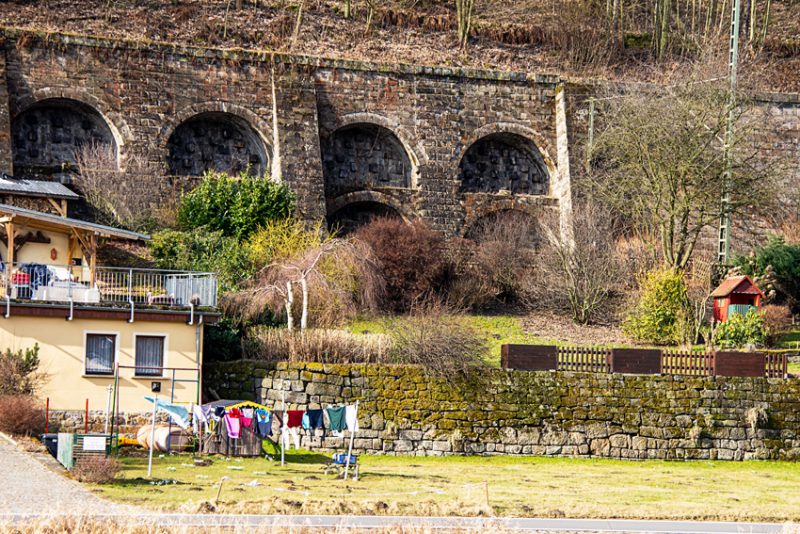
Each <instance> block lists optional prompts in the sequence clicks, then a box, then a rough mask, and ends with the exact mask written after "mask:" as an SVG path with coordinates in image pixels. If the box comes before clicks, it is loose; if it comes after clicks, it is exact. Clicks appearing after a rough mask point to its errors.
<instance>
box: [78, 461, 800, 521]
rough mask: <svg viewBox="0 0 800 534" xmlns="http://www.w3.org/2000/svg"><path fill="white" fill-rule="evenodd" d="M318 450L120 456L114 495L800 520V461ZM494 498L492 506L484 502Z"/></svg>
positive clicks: (189, 503)
mask: <svg viewBox="0 0 800 534" xmlns="http://www.w3.org/2000/svg"><path fill="white" fill-rule="evenodd" d="M325 458H326V457H325V456H324V455H321V454H313V453H304V452H299V453H298V452H293V453H291V454H287V464H286V466H285V467H281V466H280V463H279V462H273V461H270V460H265V459H263V458H262V459H234V458H231V459H226V458H222V457H212V460H213V464H212V465H210V466H206V467H194V466H193V463H192V456H191V455H190V454H180V455H172V456H166V457H160V458H155V459H154V469H153V476H154V479H155V480H157V481H165V480H168V481H173V480H174V481H176V482H177V483H176V484H172V483H168V484H163V482H161V483H160V484H163V485H159V484H153V483H151V481H150V480H147V479H145V477H146V474H147V458H146V457H135V458H134V457H122V462H123V465H124V471H123V474H122V477H123V478H121V479H120V480H118V481H117V482H115V483H114V484H113V485H105V486H94V487H93V489H94V490H95V491H97V492H98V493H100V494H102V495H104V496H105V497H108V498H110V499H112V500H115V501H119V502H124V503H130V504H137V505H142V506H145V507H149V508H156V509H165V510H178V511H183V512H197V511H198V510H202V509H203V504H202V503H203V502H204V501H214V500H215V496H216V492H217V489H218V486H219V482H220V480H221V479H222V477H229V479H228V480H225V481H224V482H223V486H222V494H221V497H220V499H219V502H218V504H217V507H216V510H217V511H218V512H240V513H321V514H329V513H334V514H335V513H355V514H391V515H395V514H404V513H414V514H420V515H427V514H429V515H474V514H479V513H484V514H492V515H506V516H549V517H564V516H566V517H608V518H615V517H616V518H685V519H709V520H711V519H717V520H772V521H789V520H794V521H797V520H800V463H781V462H754V461H751V462H662V461H648V462H632V461H618V460H601V459H569V458H537V457H507V456H495V457H444V458H442V457H394V456H362V457H361V458H360V461H361V462H362V465H361V478H360V479H359V480H357V481H352V480H348V481H345V480H340V479H337V478H336V477H335V476H334V475H324V474H323V472H322V462H323V461H324V459H325ZM487 496H488V506H487Z"/></svg>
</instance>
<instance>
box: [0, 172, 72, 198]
mask: <svg viewBox="0 0 800 534" xmlns="http://www.w3.org/2000/svg"><path fill="white" fill-rule="evenodd" d="M0 193H7V194H10V195H20V196H26V197H40V198H57V199H62V200H78V199H79V198H80V196H79V195H78V194H76V193H74V192H72V191H71V190H70V189H69V188H68V187H67V186H65V185H63V184H61V183H59V182H47V181H44V180H28V179H26V178H14V177H13V176H9V175H7V174H5V173H0Z"/></svg>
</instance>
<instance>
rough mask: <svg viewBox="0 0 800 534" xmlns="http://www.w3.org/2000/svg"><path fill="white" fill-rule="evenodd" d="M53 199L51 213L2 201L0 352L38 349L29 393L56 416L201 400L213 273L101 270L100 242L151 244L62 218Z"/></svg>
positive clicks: (214, 315) (214, 287)
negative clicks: (156, 396)
mask: <svg viewBox="0 0 800 534" xmlns="http://www.w3.org/2000/svg"><path fill="white" fill-rule="evenodd" d="M1 187H2V183H0V188H1ZM48 187H50V186H48ZM65 189H66V188H65ZM60 200H61V199H58V198H56V199H54V202H52V203H51V202H50V201H49V200H48V204H51V205H52V204H56V205H57V206H58V207H61V206H63V207H64V209H63V210H54V211H56V213H48V212H45V211H39V210H34V209H28V208H25V207H19V206H11V205H8V204H0V223H2V224H0V256H2V262H1V263H0V269H2V270H0V285H2V292H0V297H2V300H0V315H2V317H0V348H2V349H6V348H9V349H12V350H18V349H26V348H31V347H33V346H34V345H38V346H39V358H40V361H41V363H40V367H39V369H40V371H41V372H43V373H44V374H45V375H46V376H45V380H44V383H43V385H42V387H41V388H40V389H39V390H38V391H37V392H36V393H37V395H38V396H39V397H40V398H42V399H43V400H44V399H45V398H48V399H49V403H50V407H51V409H54V410H83V409H84V408H85V407H86V403H87V401H88V405H89V409H91V410H98V411H100V410H105V409H106V407H107V403H108V402H109V401H112V404H113V405H114V407H115V408H116V411H117V412H118V413H141V412H147V411H149V410H150V409H152V404H151V403H149V402H147V401H145V399H144V397H145V395H151V394H152V393H151V392H152V391H158V392H160V395H162V396H164V397H166V398H172V399H173V400H174V401H175V402H186V403H189V402H199V400H200V391H201V371H202V362H203V353H202V347H203V325H205V324H210V323H213V322H215V321H216V320H217V318H218V315H219V314H218V313H217V311H216V304H217V283H216V277H215V275H214V274H213V273H194V272H178V271H165V270H155V269H136V268H129V267H119V266H115V267H109V266H102V265H98V262H97V251H98V247H99V246H100V244H101V242H102V240H104V239H115V240H130V241H146V240H147V239H149V237H148V236H146V235H144V234H140V233H136V232H130V231H127V230H121V229H118V228H112V227H109V226H104V225H100V224H94V223H90V222H86V221H82V220H78V219H73V218H69V217H67V216H66V206H65V203H63V204H62V203H61V202H60ZM109 386H111V387H110V388H109ZM109 391H115V392H116V393H115V398H113V399H110V397H111V395H110V393H109Z"/></svg>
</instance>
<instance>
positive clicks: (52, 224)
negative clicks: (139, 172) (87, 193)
mask: <svg viewBox="0 0 800 534" xmlns="http://www.w3.org/2000/svg"><path fill="white" fill-rule="evenodd" d="M0 218H2V219H3V221H2V222H4V223H7V222H11V221H13V222H14V223H18V224H23V225H25V226H29V227H31V228H37V229H39V230H50V231H53V232H62V233H66V234H69V233H70V232H72V231H73V230H79V231H80V230H82V231H84V232H89V233H92V234H95V235H97V236H98V237H113V238H116V239H129V240H132V241H147V240H149V239H150V236H149V235H146V234H140V233H138V232H131V231H130V230H122V229H121V228H114V227H113V226H106V225H103V224H97V223H91V222H87V221H82V220H80V219H72V218H70V217H61V216H59V215H54V214H52V213H45V212H42V211H36V210H29V209H26V208H18V207H17V206H9V205H8V204H0Z"/></svg>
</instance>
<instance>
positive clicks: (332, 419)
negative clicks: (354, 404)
mask: <svg viewBox="0 0 800 534" xmlns="http://www.w3.org/2000/svg"><path fill="white" fill-rule="evenodd" d="M328 423H329V426H328V428H329V429H330V430H333V431H334V432H341V431H342V430H344V429H345V428H346V425H345V422H344V406H331V407H329V408H328Z"/></svg>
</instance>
